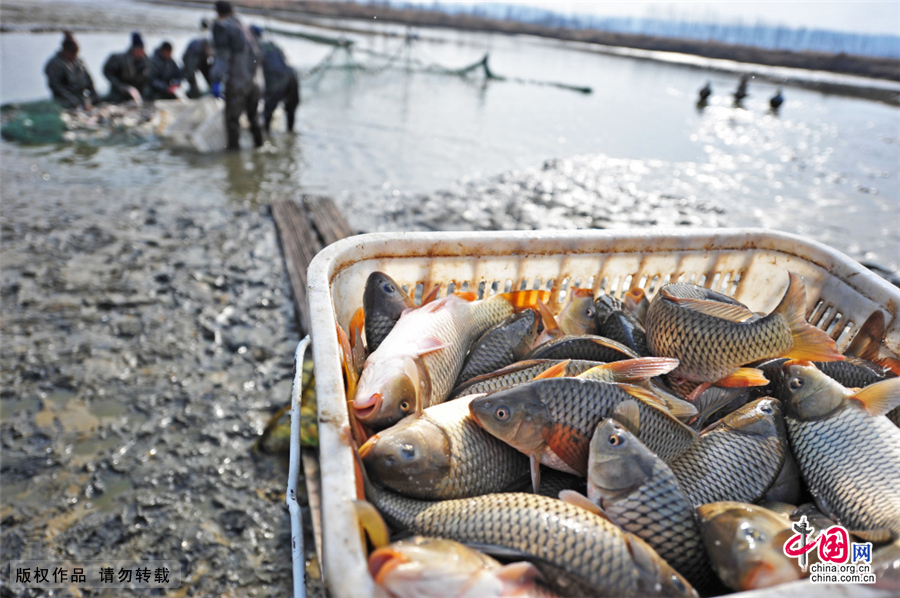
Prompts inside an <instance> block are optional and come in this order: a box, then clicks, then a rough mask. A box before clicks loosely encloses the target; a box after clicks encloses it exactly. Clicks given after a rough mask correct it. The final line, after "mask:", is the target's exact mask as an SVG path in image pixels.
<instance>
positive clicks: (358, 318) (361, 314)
mask: <svg viewBox="0 0 900 598" xmlns="http://www.w3.org/2000/svg"><path fill="white" fill-rule="evenodd" d="M365 329H366V311H365V310H364V309H363V308H361V307H360V308H359V309H357V310H356V311H355V312H353V317H352V318H350V334H349V336H350V346H351V347H352V348H356V343H355V340H354V339H355V338H356V334H355V333H356V332H357V331H362V330H365Z"/></svg>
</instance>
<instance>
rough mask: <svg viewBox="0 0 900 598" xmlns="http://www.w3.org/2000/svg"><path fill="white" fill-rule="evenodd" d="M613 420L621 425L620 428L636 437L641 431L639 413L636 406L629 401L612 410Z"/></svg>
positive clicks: (635, 403) (633, 402)
mask: <svg viewBox="0 0 900 598" xmlns="http://www.w3.org/2000/svg"><path fill="white" fill-rule="evenodd" d="M612 417H613V419H615V420H616V421H617V422H619V423H620V424H622V426H623V427H624V428H625V429H626V430H628V431H629V432H631V433H632V434H634V435H635V436H637V435H638V433H639V432H640V429H641V412H640V411H639V410H638V404H637V402H636V401H632V400H631V399H629V400H627V401H625V402H623V403H619V404H618V405H616V408H615V409H613V414H612Z"/></svg>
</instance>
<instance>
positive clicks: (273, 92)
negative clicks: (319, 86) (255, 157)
mask: <svg viewBox="0 0 900 598" xmlns="http://www.w3.org/2000/svg"><path fill="white" fill-rule="evenodd" d="M250 31H251V32H252V33H253V35H254V37H256V39H257V41H258V43H259V51H260V52H261V53H262V71H263V79H264V81H265V84H266V91H265V93H264V94H263V99H264V101H265V107H264V108H263V128H264V129H265V130H266V133H268V132H269V127H270V126H271V124H272V114H273V113H274V112H275V108H277V107H278V104H279V103H282V102H283V103H284V113H285V116H286V117H287V130H288V131H289V132H290V131H293V130H294V116H295V113H296V112H297V106H299V105H300V80H299V79H298V78H297V71H295V70H294V69H293V68H291V66H290V65H289V64H288V62H287V58H285V56H284V52H283V51H282V49H281V48H279V47H278V46H277V45H275V43H274V42H270V41H268V40H263V39H262V35H263V31H262V29H260V28H259V27H257V26H256V25H253V26H252V27H250Z"/></svg>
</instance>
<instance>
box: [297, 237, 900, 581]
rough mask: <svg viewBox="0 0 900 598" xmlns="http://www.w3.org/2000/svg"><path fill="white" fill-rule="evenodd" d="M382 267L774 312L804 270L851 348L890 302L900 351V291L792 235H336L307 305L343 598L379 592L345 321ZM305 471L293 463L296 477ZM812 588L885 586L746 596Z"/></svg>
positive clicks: (891, 329)
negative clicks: (358, 502)
mask: <svg viewBox="0 0 900 598" xmlns="http://www.w3.org/2000/svg"><path fill="white" fill-rule="evenodd" d="M375 270H380V271H383V272H385V273H387V274H389V275H390V276H391V277H392V278H393V279H394V280H396V281H397V283H398V284H400V285H402V286H404V287H405V288H407V289H408V291H409V293H410V295H412V294H413V293H414V292H415V290H416V288H417V286H418V285H422V287H423V288H425V289H430V288H431V287H432V286H433V285H434V284H436V283H441V284H442V285H443V286H442V288H441V296H444V295H445V294H446V293H447V291H448V285H450V284H451V283H452V284H453V285H454V287H455V290H469V291H474V292H477V293H478V295H479V297H481V296H489V295H491V294H494V293H497V292H501V293H502V292H506V291H508V290H510V289H521V288H528V289H533V288H540V289H551V288H552V289H556V292H555V293H554V294H553V297H552V299H551V303H552V304H554V305H555V304H558V303H560V302H564V301H565V289H568V288H571V287H573V286H579V287H582V288H588V287H589V288H592V289H593V290H594V293H595V295H596V294H600V293H608V294H615V295H616V296H618V297H621V295H622V294H623V293H624V292H625V291H627V290H628V289H629V288H632V287H634V286H641V287H643V288H644V289H645V290H646V291H647V293H648V295H649V296H650V297H651V298H652V296H653V294H654V293H655V291H656V290H658V289H659V288H660V287H661V286H662V285H663V284H666V283H667V282H677V281H684V282H694V283H697V284H701V285H703V286H706V287H708V288H711V289H714V290H717V291H720V292H723V293H725V294H727V295H732V296H733V297H735V298H736V299H738V300H739V301H741V302H743V303H745V304H747V305H748V306H749V307H750V308H751V309H752V310H754V311H765V312H769V311H771V310H772V309H774V307H775V306H776V305H777V304H778V301H779V300H780V299H781V296H782V294H783V292H784V289H785V288H786V286H787V280H788V276H787V272H788V271H793V272H796V273H797V274H800V275H801V276H802V277H803V280H804V283H805V285H806V292H807V302H808V303H807V305H808V309H807V314H808V320H809V321H810V322H811V323H813V324H815V325H816V326H818V327H819V328H822V329H823V330H826V331H828V332H829V334H831V336H832V337H834V338H835V339H836V340H837V341H838V346H839V347H840V348H841V349H843V348H845V347H846V346H847V345H848V344H849V343H850V341H851V340H852V338H853V336H854V334H855V333H856V331H857V330H858V328H859V326H860V325H861V324H862V322H864V321H865V319H866V318H867V317H868V316H869V315H870V314H871V313H872V312H873V311H875V310H876V309H881V310H882V311H884V312H885V321H886V322H888V330H887V334H886V336H887V340H886V344H887V346H888V348H890V349H891V350H893V351H895V352H900V322H898V321H897V318H896V315H897V311H898V305H900V289H897V288H896V287H894V286H892V285H890V284H888V283H887V282H886V281H884V280H883V279H881V278H880V277H878V276H877V275H875V274H873V273H871V272H869V271H868V270H867V269H866V268H864V267H862V266H860V265H859V264H858V263H856V262H855V261H853V260H852V259H850V258H848V257H847V256H845V255H843V254H841V253H840V252H837V251H835V250H833V249H830V248H828V247H826V246H824V245H821V244H819V243H816V242H813V241H808V240H805V239H802V238H800V237H797V236H794V235H789V234H786V233H779V232H771V231H760V230H755V229H714V230H708V229H704V230H698V229H691V230H688V229H685V230H666V231H663V230H658V229H656V230H635V231H630V232H626V231H540V232H538V231H533V232H532V231H529V232H489V233H488V232H464V233H374V234H369V235H360V236H357V237H351V238H348V239H344V240H341V241H339V242H337V243H334V244H332V245H330V246H329V247H326V248H325V249H324V250H322V251H321V252H320V253H319V254H318V255H317V256H316V258H315V259H314V260H313V262H312V263H311V264H310V267H309V272H308V281H309V288H308V302H309V318H310V322H311V326H310V334H311V336H312V341H313V342H312V347H313V359H314V361H315V368H316V395H317V399H318V406H319V458H320V464H321V476H322V480H321V481H322V536H323V548H322V550H323V561H324V562H323V563H322V565H323V568H324V573H325V581H326V584H327V586H328V590H329V593H330V594H331V595H332V596H337V597H343V596H348V597H349V596H354V597H356V596H372V595H374V583H373V581H372V580H371V578H370V576H369V573H368V568H367V566H366V559H365V552H364V547H363V546H361V544H360V534H359V530H358V525H357V523H356V519H355V515H354V512H353V507H352V504H351V501H352V500H354V499H355V498H356V486H355V483H354V473H353V455H352V452H351V448H350V447H349V446H348V442H347V439H346V436H345V434H344V432H343V429H344V428H345V427H347V426H348V419H347V403H346V401H347V399H346V397H345V396H344V383H343V376H342V372H341V366H340V363H341V362H340V345H339V342H338V338H337V334H336V332H335V322H338V323H340V324H341V325H342V326H343V327H344V328H345V329H347V328H348V323H349V321H350V318H351V316H352V314H353V312H354V311H355V310H356V309H357V308H359V307H361V306H362V297H363V289H364V287H365V283H366V279H367V277H368V275H369V274H370V273H371V272H373V271H375ZM560 291H562V292H560ZM554 305H551V307H553V306H554ZM292 443H295V444H297V443H299V438H296V437H294V438H292ZM292 457H293V454H292ZM296 471H297V469H296V468H292V472H294V473H292V475H294V476H296ZM291 483H293V484H296V479H292V480H291ZM294 517H296V516H294ZM294 523H295V526H296V524H297V522H294ZM295 529H296V527H295ZM295 556H296V555H295ZM301 558H302V556H301ZM299 569H300V570H302V566H301V567H300V568H299ZM295 570H297V567H295ZM295 582H296V583H297V584H302V581H301V580H295ZM812 590H814V592H815V594H816V595H823V592H826V593H827V595H830V596H851V595H852V596H868V595H869V594H872V593H873V592H874V591H873V590H871V589H869V588H865V587H863V586H833V587H830V588H829V587H826V586H821V585H820V586H814V587H811V586H809V585H808V583H807V582H796V583H794V584H790V586H782V587H780V588H773V589H771V590H768V591H764V592H753V593H747V596H751V595H752V596H774V595H776V594H777V595H782V594H785V592H787V594H790V595H798V596H799V595H801V594H803V595H809V594H810V591H812ZM792 592H793V593H792ZM787 594H785V595H787Z"/></svg>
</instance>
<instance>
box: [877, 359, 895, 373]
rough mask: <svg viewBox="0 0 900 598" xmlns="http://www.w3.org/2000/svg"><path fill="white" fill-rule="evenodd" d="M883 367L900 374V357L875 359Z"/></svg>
mask: <svg viewBox="0 0 900 598" xmlns="http://www.w3.org/2000/svg"><path fill="white" fill-rule="evenodd" d="M874 362H875V363H876V364H878V365H880V366H881V367H883V368H887V369H889V370H891V371H892V372H894V374H896V375H898V376H900V359H898V358H896V357H880V358H878V359H876V360H875V361H874Z"/></svg>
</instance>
